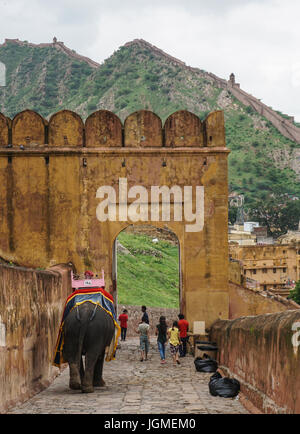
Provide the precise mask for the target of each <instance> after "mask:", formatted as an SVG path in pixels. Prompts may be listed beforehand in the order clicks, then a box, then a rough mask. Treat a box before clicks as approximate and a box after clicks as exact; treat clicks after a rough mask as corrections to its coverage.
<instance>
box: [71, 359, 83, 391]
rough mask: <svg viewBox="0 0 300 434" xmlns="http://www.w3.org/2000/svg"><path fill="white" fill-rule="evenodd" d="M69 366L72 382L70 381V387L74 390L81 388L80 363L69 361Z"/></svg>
mask: <svg viewBox="0 0 300 434" xmlns="http://www.w3.org/2000/svg"><path fill="white" fill-rule="evenodd" d="M69 368H70V383H69V386H70V389H73V390H79V389H81V378H80V372H79V369H78V363H72V362H69Z"/></svg>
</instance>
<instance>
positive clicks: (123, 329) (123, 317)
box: [119, 309, 128, 341]
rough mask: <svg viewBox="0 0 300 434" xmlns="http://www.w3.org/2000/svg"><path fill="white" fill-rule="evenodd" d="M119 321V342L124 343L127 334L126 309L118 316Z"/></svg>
mask: <svg viewBox="0 0 300 434" xmlns="http://www.w3.org/2000/svg"><path fill="white" fill-rule="evenodd" d="M119 321H120V326H121V341H125V340H126V333H127V321H128V315H127V309H124V310H123V313H121V315H119Z"/></svg>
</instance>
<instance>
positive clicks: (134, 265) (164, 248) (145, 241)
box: [112, 224, 182, 312]
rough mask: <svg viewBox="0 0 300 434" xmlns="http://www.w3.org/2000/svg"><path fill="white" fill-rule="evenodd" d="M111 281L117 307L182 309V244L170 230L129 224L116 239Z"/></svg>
mask: <svg viewBox="0 0 300 434" xmlns="http://www.w3.org/2000/svg"><path fill="white" fill-rule="evenodd" d="M112 251H113V260H112V265H113V266H112V274H113V276H112V280H113V282H114V287H115V291H114V294H115V295H114V297H115V300H116V302H115V304H116V308H117V305H118V304H119V305H132V306H141V305H146V306H149V307H158V308H173V309H177V310H178V312H179V311H180V310H181V307H182V276H181V264H180V242H179V239H178V237H177V236H176V234H175V233H174V232H173V231H171V230H169V229H168V228H166V227H165V228H159V227H155V226H152V225H148V224H145V225H129V226H127V227H126V228H125V229H123V230H122V231H121V232H119V234H118V235H117V237H116V238H115V240H114V246H113V250H112Z"/></svg>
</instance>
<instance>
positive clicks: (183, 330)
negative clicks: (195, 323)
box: [178, 313, 189, 357]
mask: <svg viewBox="0 0 300 434" xmlns="http://www.w3.org/2000/svg"><path fill="white" fill-rule="evenodd" d="M178 318H179V321H178V328H179V332H180V340H181V345H180V347H179V356H180V357H185V355H186V343H187V341H188V340H189V337H188V335H187V332H188V331H189V323H188V321H187V320H186V319H184V315H183V314H182V313H180V314H179V315H178Z"/></svg>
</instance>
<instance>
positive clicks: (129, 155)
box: [0, 110, 229, 327]
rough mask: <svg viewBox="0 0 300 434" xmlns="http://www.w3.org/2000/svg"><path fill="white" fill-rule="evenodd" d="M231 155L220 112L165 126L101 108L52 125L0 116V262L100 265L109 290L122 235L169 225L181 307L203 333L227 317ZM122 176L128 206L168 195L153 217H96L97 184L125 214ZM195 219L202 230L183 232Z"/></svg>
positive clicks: (185, 115)
mask: <svg viewBox="0 0 300 434" xmlns="http://www.w3.org/2000/svg"><path fill="white" fill-rule="evenodd" d="M228 153H229V150H228V149H227V148H226V145H225V128H224V115H223V112H222V111H216V112H212V113H210V114H209V115H208V116H207V117H206V119H205V120H204V121H203V122H201V120H200V119H199V118H198V117H197V116H195V115H194V114H192V113H190V112H188V111H184V110H182V111H178V112H175V113H173V114H171V115H170V116H169V117H168V118H167V120H166V121H165V123H164V125H162V121H161V119H160V118H159V117H158V116H157V115H156V114H154V113H152V112H150V111H147V110H141V111H138V112H135V113H133V114H131V115H129V116H128V117H127V118H126V120H125V122H124V125H122V123H121V121H120V119H119V118H118V117H117V116H116V115H115V114H113V113H111V112H109V111H106V110H100V111H97V112H95V113H93V114H91V115H90V116H89V117H88V118H87V119H86V121H85V123H84V122H83V121H82V119H81V118H80V117H79V116H78V115H77V114H76V113H73V112H71V111H68V110H63V111H60V112H58V113H55V114H54V115H52V116H51V118H50V120H49V121H47V120H46V119H44V118H42V117H41V116H40V115H39V114H38V113H35V112H33V111H30V110H25V111H23V112H21V113H19V114H17V115H16V116H15V117H14V119H12V120H11V119H9V118H7V117H6V116H4V115H3V114H0V185H1V190H0V256H1V257H2V258H4V259H5V260H8V261H12V262H14V263H16V264H20V265H23V266H26V267H41V268H46V267H49V266H52V265H55V264H59V263H69V262H72V263H73V264H74V266H75V267H76V269H77V271H78V272H83V271H84V270H86V269H87V268H88V269H92V270H95V271H99V272H100V271H101V270H102V268H103V269H104V271H105V278H106V282H107V289H109V290H110V291H111V292H112V293H114V292H115V291H116V274H115V240H116V237H117V236H118V234H119V233H120V232H121V231H122V230H123V229H124V228H126V227H127V226H129V225H131V224H133V223H135V224H140V223H143V224H145V221H146V222H147V223H148V224H151V225H153V226H156V227H158V228H167V229H169V230H171V231H172V232H174V234H175V235H176V236H177V238H178V240H179V248H180V267H179V268H180V306H181V310H182V312H183V313H184V314H185V316H186V318H187V319H188V321H189V322H190V323H191V324H192V323H193V321H197V320H198V321H199V320H202V321H205V322H206V326H207V327H209V326H210V325H211V324H212V322H214V321H215V320H216V319H218V318H221V319H226V318H228V241H227V219H228V205H227V197H228V177H227V176H228V175H227V171H228V170H227V156H228ZM120 179H123V180H124V179H126V186H127V188H128V192H129V191H131V192H132V191H134V192H135V194H134V195H133V197H130V195H128V197H127V202H126V206H127V207H128V210H129V209H131V210H132V209H137V207H138V205H139V207H140V208H139V212H141V209H142V208H143V206H144V207H146V205H147V207H146V208H147V209H148V210H150V205H153V203H150V202H151V199H150V198H151V189H153V187H156V188H159V189H161V188H162V187H165V188H167V189H168V191H167V192H169V193H170V194H166V195H164V194H157V195H156V201H155V209H154V211H153V213H151V212H150V211H149V212H148V214H147V216H146V217H145V214H142V216H143V219H137V221H136V222H134V221H132V220H131V219H130V218H129V217H130V216H131V214H130V215H129V216H128V215H127V217H126V218H124V219H117V218H116V219H115V220H113V219H109V218H107V219H104V220H105V221H101V219H100V220H99V218H97V207H98V206H99V197H97V192H98V195H99V191H98V189H99V187H101V186H108V187H111V188H113V190H114V191H115V193H116V194H115V199H114V201H113V205H114V208H115V210H116V215H117V216H120V215H123V216H124V215H125V214H126V213H125V208H124V203H123V202H122V200H121V201H120V199H119V198H120V195H119V188H120V187H119V180H120ZM137 186H142V187H143V189H144V190H143V192H144V193H145V192H147V195H145V194H144V197H147V200H146V199H145V200H146V201H148V203H147V204H145V203H144V202H145V201H142V200H139V201H137V198H138V197H139V196H137V193H138V190H131V189H134V188H135V187H137ZM174 187H176V188H175V189H174ZM187 187H190V192H192V193H191V194H190V195H189V196H190V200H189V210H190V212H186V207H185V203H184V198H185V197H184V192H185V188H187ZM197 188H198V192H199V194H198V195H197V194H196V191H197ZM199 189H200V190H199ZM140 191H141V190H140ZM186 191H187V190H186ZM162 192H163V191H162V190H161V191H159V192H158V193H162ZM180 192H181V193H182V194H181V196H180V194H179V195H178V194H177V193H180ZM193 192H194V193H193ZM174 193H175V194H174ZM134 201H137V202H136V203H134ZM179 205H180V206H179ZM134 207H135V208H134ZM98 209H99V208H98ZM164 210H167V213H169V214H168V215H169V216H170V218H169V220H168V219H164V218H162V214H163V212H164ZM140 216H141V215H140ZM154 217H155V218H154ZM197 222H198V223H199V224H198V229H199V230H198V231H188V230H186V227H189V226H192V225H193V224H194V223H197Z"/></svg>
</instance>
